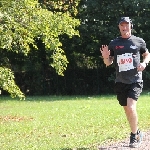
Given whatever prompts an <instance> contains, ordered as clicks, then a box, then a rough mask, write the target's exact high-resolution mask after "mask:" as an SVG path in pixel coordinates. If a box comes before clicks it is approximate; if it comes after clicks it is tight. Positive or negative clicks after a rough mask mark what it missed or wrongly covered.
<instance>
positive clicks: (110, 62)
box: [103, 56, 114, 66]
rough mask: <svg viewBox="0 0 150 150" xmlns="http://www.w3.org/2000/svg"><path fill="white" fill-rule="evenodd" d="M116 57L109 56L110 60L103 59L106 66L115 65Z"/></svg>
mask: <svg viewBox="0 0 150 150" xmlns="http://www.w3.org/2000/svg"><path fill="white" fill-rule="evenodd" d="M113 60H114V57H112V56H109V57H108V58H103V61H104V64H106V66H110V65H111V64H112V63H113Z"/></svg>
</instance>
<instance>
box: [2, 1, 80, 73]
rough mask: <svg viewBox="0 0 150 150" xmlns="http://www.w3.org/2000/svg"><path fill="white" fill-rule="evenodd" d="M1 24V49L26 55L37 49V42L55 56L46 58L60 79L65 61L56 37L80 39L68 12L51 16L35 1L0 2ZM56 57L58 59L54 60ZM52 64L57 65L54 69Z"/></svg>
mask: <svg viewBox="0 0 150 150" xmlns="http://www.w3.org/2000/svg"><path fill="white" fill-rule="evenodd" d="M1 23H2V26H1V32H0V35H1V43H0V48H2V49H7V50H11V51H14V52H16V53H23V54H24V55H28V53H29V51H30V45H32V46H33V47H35V48H37V45H36V43H35V40H34V39H35V38H39V39H41V40H42V41H43V43H44V44H45V47H46V50H47V51H49V50H51V51H54V52H53V54H54V56H49V57H51V58H53V63H52V64H51V66H52V67H54V68H55V69H56V71H57V73H58V74H59V75H63V71H64V70H65V69H66V66H67V63H68V61H67V58H66V57H65V54H64V50H63V49H61V46H62V44H61V42H60V41H59V35H62V34H67V35H68V36H69V37H70V38H71V37H72V36H73V35H79V33H78V31H77V30H75V28H76V26H78V25H79V23H80V22H79V20H77V19H74V18H72V17H71V16H70V13H68V12H65V13H62V12H56V13H54V12H51V11H48V10H47V9H42V8H41V7H40V5H39V3H38V2H37V1H34V0H26V1H24V0H20V1H18V0H15V1H10V2H9V3H4V2H2V7H1ZM56 53H59V54H57V55H59V56H61V57H59V58H57V57H55V56H56ZM55 62H59V63H57V64H55V65H54V63H55ZM60 64H61V65H60ZM58 68H59V69H58Z"/></svg>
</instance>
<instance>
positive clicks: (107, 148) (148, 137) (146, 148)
mask: <svg viewBox="0 0 150 150" xmlns="http://www.w3.org/2000/svg"><path fill="white" fill-rule="evenodd" d="M128 144H129V138H128V139H125V140H123V141H120V142H116V143H113V144H110V145H103V146H100V147H99V148H98V149H99V150H150V131H147V132H144V136H143V142H142V143H141V145H140V147H139V148H129V146H128Z"/></svg>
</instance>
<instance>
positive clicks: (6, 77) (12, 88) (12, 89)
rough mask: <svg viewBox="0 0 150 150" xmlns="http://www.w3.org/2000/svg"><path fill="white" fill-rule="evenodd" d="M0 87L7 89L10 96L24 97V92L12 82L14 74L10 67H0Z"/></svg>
mask: <svg viewBox="0 0 150 150" xmlns="http://www.w3.org/2000/svg"><path fill="white" fill-rule="evenodd" d="M0 87H1V88H3V89H4V90H6V91H8V92H9V93H10V94H11V97H12V98H14V97H17V96H18V97H19V98H20V99H24V98H25V96H24V94H23V93H22V92H21V91H20V89H19V87H18V86H17V85H16V84H15V82H14V75H13V73H12V72H11V70H10V69H7V68H4V67H0Z"/></svg>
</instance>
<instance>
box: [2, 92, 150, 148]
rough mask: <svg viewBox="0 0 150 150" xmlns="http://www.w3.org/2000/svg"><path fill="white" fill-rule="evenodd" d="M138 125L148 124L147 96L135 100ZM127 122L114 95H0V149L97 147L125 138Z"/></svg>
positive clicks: (127, 130)
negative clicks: (25, 97)
mask: <svg viewBox="0 0 150 150" xmlns="http://www.w3.org/2000/svg"><path fill="white" fill-rule="evenodd" d="M137 108H138V114H139V126H140V128H141V129H142V130H147V129H148V128H149V126H150V111H149V110H150V95H149V94H145V95H142V96H141V97H140V98H139V101H138V106H137ZM129 132H130V130H129V125H128V122H127V120H126V117H125V114H124V111H123V109H122V107H120V105H119V104H118V102H117V100H116V97H115V96H113V95H108V96H92V97H86V96H74V97H73V96H70V97H69V96H62V97H61V96H47V97H27V99H26V100H25V101H20V100H17V99H11V98H9V97H2V96H1V97H0V149H1V150H67V149H68V150H72V149H76V150H81V149H82V150H85V149H97V147H98V146H100V145H102V144H103V143H105V142H107V141H115V140H120V139H123V138H126V137H128V135H129Z"/></svg>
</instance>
